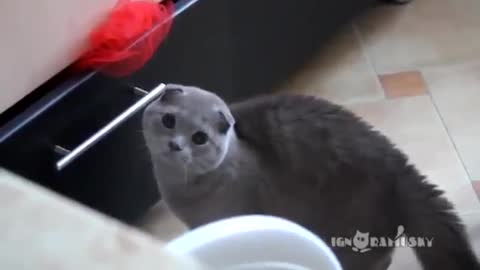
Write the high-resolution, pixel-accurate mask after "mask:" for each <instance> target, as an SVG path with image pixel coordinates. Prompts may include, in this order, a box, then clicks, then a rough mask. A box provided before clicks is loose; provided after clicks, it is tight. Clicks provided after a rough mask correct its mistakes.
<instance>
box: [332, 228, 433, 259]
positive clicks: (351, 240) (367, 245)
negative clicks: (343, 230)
mask: <svg viewBox="0 0 480 270" xmlns="http://www.w3.org/2000/svg"><path fill="white" fill-rule="evenodd" d="M331 244H332V247H341V248H344V247H346V248H352V250H353V251H355V252H360V253H365V252H368V251H370V250H372V249H373V248H385V247H392V248H394V247H411V248H418V247H432V245H433V238H428V237H408V236H405V227H404V226H402V225H400V226H398V228H397V234H396V236H395V237H394V238H390V237H373V236H370V233H364V232H360V231H358V230H357V232H356V233H355V235H354V236H353V237H332V239H331Z"/></svg>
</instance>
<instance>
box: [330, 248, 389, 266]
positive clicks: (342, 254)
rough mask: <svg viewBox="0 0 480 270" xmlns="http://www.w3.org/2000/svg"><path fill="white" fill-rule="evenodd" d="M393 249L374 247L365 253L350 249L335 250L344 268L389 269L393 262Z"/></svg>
mask: <svg viewBox="0 0 480 270" xmlns="http://www.w3.org/2000/svg"><path fill="white" fill-rule="evenodd" d="M392 254H393V249H391V248H385V249H374V250H371V251H368V252H365V253H361V252H354V251H352V250H350V249H343V250H335V255H336V256H337V258H338V260H339V261H340V264H341V265H342V269H343V270H387V269H388V267H389V266H390V264H391V263H392Z"/></svg>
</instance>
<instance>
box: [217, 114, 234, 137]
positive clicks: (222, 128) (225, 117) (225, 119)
mask: <svg viewBox="0 0 480 270" xmlns="http://www.w3.org/2000/svg"><path fill="white" fill-rule="evenodd" d="M218 115H219V117H220V121H219V124H218V131H219V132H220V133H221V134H226V133H227V132H228V130H229V129H230V128H231V127H232V126H233V125H234V124H235V119H234V118H233V116H232V114H231V113H230V112H229V111H228V112H223V111H221V110H219V111H218Z"/></svg>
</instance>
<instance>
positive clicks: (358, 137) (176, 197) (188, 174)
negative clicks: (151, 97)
mask: <svg viewBox="0 0 480 270" xmlns="http://www.w3.org/2000/svg"><path fill="white" fill-rule="evenodd" d="M143 128H144V136H145V140H146V142H147V145H148V148H149V150H150V153H151V159H152V163H153V167H154V173H155V177H156V179H157V182H158V186H159V189H160V192H161V194H162V197H163V199H164V200H165V202H166V203H167V205H168V206H169V208H170V209H171V210H172V211H173V212H174V213H175V214H176V215H177V216H178V217H179V218H180V219H181V220H182V221H183V222H185V223H186V224H187V225H188V226H189V227H190V228H195V227H197V226H200V225H203V224H206V223H208V222H211V221H215V220H218V219H221V218H226V217H231V216H237V215H245V214H266V215H273V216H279V217H283V218H287V219H289V220H291V221H294V222H297V223H299V224H301V225H302V226H304V227H306V228H307V229H309V230H311V231H312V232H314V233H316V234H317V235H318V236H319V237H321V238H322V239H324V241H326V242H327V243H330V241H331V239H332V237H341V236H342V237H346V236H350V237H353V236H355V234H356V232H357V231H360V232H368V235H369V236H370V237H390V238H395V237H396V232H397V229H398V228H399V226H404V228H405V234H406V235H407V236H411V237H427V238H429V239H433V246H432V247H418V248H416V249H415V252H416V255H417V257H418V258H419V260H420V262H421V264H422V265H423V269H428V270H446V269H462V270H471V269H480V266H479V263H478V261H477V259H476V257H475V255H474V253H473V252H472V248H471V246H470V244H469V242H468V240H467V238H466V235H465V230H464V227H463V225H462V224H461V221H460V220H459V218H458V217H457V216H456V215H455V214H454V213H453V207H452V205H451V204H450V202H448V201H447V200H446V199H445V198H444V197H443V196H442V192H441V191H439V190H438V189H437V187H436V186H434V185H432V184H429V183H428V182H427V181H426V180H425V178H424V177H423V176H422V175H420V174H419V172H418V171H417V169H416V168H415V167H414V166H412V165H410V164H409V163H408V160H407V157H406V156H405V155H404V154H402V153H401V152H400V151H399V150H397V149H396V148H395V147H394V146H393V145H392V143H390V142H389V140H388V139H386V138H385V137H384V136H382V135H381V134H379V133H378V132H376V131H374V130H373V129H372V128H371V127H370V126H369V125H368V124H366V123H365V122H363V121H361V120H360V119H359V118H357V117H356V116H355V115H354V114H352V113H350V112H348V111H347V110H345V109H343V108H342V107H340V106H337V105H334V104H331V103H329V102H327V101H324V100H321V99H318V98H314V97H307V96H296V95H273V96H263V97H258V98H254V99H250V100H247V101H244V102H240V103H237V104H233V105H231V106H230V108H229V107H228V106H227V105H226V104H225V103H224V102H223V101H222V99H220V98H219V97H217V96H216V95H214V94H212V93H210V92H207V91H204V90H201V89H199V88H196V87H189V86H182V85H168V86H167V89H166V90H165V93H164V94H163V95H162V97H161V98H159V99H158V100H157V101H155V102H154V103H152V104H150V105H149V106H148V107H147V109H146V110H145V112H144V116H143ZM332 249H333V251H334V252H335V254H336V255H337V257H338V259H339V260H340V262H341V264H342V266H343V268H344V269H345V270H353V269H375V270H377V269H381V270H384V269H387V268H388V266H389V265H390V262H391V254H392V251H393V248H392V247H385V246H384V247H374V248H371V249H370V248H369V249H368V250H367V249H363V248H362V251H368V252H355V250H352V249H351V248H346V247H339V246H334V245H333V244H332Z"/></svg>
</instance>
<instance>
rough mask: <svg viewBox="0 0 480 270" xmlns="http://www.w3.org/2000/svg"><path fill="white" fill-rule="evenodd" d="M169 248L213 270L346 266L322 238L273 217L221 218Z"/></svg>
mask: <svg viewBox="0 0 480 270" xmlns="http://www.w3.org/2000/svg"><path fill="white" fill-rule="evenodd" d="M167 249H168V250H170V251H171V252H173V253H176V254H180V255H189V256H192V257H193V258H195V259H197V260H198V261H199V262H200V263H203V264H204V265H205V266H207V267H209V268H212V269H232V270H233V269H235V270H247V269H248V270H260V269H261V270H287V269H288V270H306V269H312V270H313V269H315V270H316V269H320V270H341V269H342V268H341V267H340V263H339V262H338V260H337V258H336V257H335V255H334V254H333V252H332V251H331V250H330V248H329V247H328V246H327V245H326V244H325V243H324V242H323V241H322V240H321V239H320V238H318V237H317V236H315V235H314V234H313V233H311V232H309V231H308V230H306V229H304V228H303V227H301V226H299V225H297V224H295V223H292V222H290V221H288V220H285V219H281V218H277V217H270V216H261V215H253V216H241V217H235V218H229V219H225V220H221V221H217V222H214V223H211V224H208V225H205V226H202V227H199V228H197V229H195V230H193V231H191V232H188V233H186V234H185V235H183V236H181V237H179V238H177V239H174V240H173V241H171V242H170V243H168V245H167Z"/></svg>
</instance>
